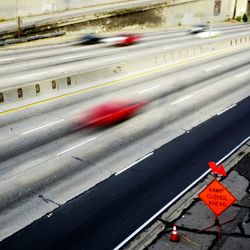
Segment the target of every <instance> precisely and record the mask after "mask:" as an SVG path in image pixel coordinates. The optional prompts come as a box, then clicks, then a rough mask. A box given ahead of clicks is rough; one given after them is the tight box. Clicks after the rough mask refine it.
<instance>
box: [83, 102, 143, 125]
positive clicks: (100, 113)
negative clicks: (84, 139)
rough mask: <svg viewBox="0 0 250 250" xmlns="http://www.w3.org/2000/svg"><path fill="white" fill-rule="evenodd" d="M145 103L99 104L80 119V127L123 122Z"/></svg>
mask: <svg viewBox="0 0 250 250" xmlns="http://www.w3.org/2000/svg"><path fill="white" fill-rule="evenodd" d="M146 104H147V102H146V101H138V102H135V101H131V100H126V101H116V102H109V103H104V104H101V105H99V106H97V107H95V108H93V109H91V110H90V112H89V114H88V115H87V116H86V117H83V118H81V119H80V125H81V127H107V126H112V125H114V124H117V123H118V122H121V121H124V120H126V119H128V118H130V117H131V116H133V115H135V114H136V113H137V112H138V111H140V110H141V109H142V108H143V107H144V106H145V105H146Z"/></svg>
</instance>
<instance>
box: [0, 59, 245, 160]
mask: <svg viewBox="0 0 250 250" xmlns="http://www.w3.org/2000/svg"><path fill="white" fill-rule="evenodd" d="M243 65H244V67H245V68H247V67H248V66H247V65H246V64H245V63H243ZM238 66H239V65H238ZM245 68H243V69H241V71H240V73H236V72H238V71H237V68H234V71H233V70H230V71H229V73H224V74H223V75H220V74H219V75H218V76H216V75H214V77H213V78H208V80H209V87H211V88H212V87H213V85H216V84H215V82H216V81H218V80H220V79H222V78H229V77H231V76H234V75H240V74H243V73H246V69H245ZM242 71H243V73H241V72H242ZM215 77H217V78H218V79H216V78H215ZM191 83H193V84H189V83H188V88H186V86H185V85H184V87H183V88H181V87H180V85H179V86H178V87H177V91H173V90H170V91H169V90H168V89H166V88H165V89H164V87H163V86H162V88H160V87H161V85H157V86H158V87H159V88H156V87H157V86H155V85H153V87H151V86H150V87H149V88H146V89H144V90H140V91H139V90H137V91H136V92H134V90H135V89H133V93H134V96H136V95H141V94H143V95H144V97H143V98H144V100H145V101H147V100H151V101H153V100H159V99H162V98H165V97H168V102H169V104H170V105H171V104H175V103H178V102H181V101H183V100H185V99H189V98H191V97H192V96H193V95H195V94H194V90H195V91H198V90H200V89H201V94H200V95H201V96H202V95H204V94H202V93H203V92H204V89H203V88H204V86H206V85H207V83H206V82H204V80H203V82H202V81H196V84H194V80H193V79H192V78H191ZM185 84H186V83H185ZM237 84H238V85H237V86H238V87H239V86H240V85H239V83H238V82H237ZM177 85H178V84H177ZM231 85H232V86H233V87H234V86H235V82H234V80H233V81H232V83H230V84H229V83H227V86H226V87H224V86H223V87H222V88H221V89H220V91H222V92H223V91H224V92H226V91H227V88H229V86H231ZM168 86H169V85H167V87H168ZM192 87H193V88H192ZM216 88H217V85H216ZM181 90H182V91H181ZM130 91H131V90H130ZM151 91H153V94H151V96H149V95H148V93H150V92H151ZM155 91H157V92H156V94H155ZM176 92H178V93H177V96H179V98H176V96H174V99H172V96H171V95H173V94H175V93H176ZM218 92H219V91H218ZM190 93H191V94H190ZM126 94H127V95H128V96H133V95H132V94H131V92H130V94H129V93H128V92H127V90H126V92H125V93H123V92H120V93H119V97H118V96H117V93H116V95H115V97H116V98H117V97H118V100H119V99H120V98H122V97H124V96H125V95H126ZM145 94H146V95H145ZM196 95H197V96H198V94H196ZM134 96H133V98H130V99H132V100H133V99H136V98H135V97H134ZM138 98H140V99H142V100H143V98H141V97H138ZM109 100H112V98H110V99H109ZM171 100H173V101H172V102H171ZM174 100H175V102H174ZM157 104H158V105H159V102H158V103H157ZM161 105H162V102H161ZM83 116H84V112H83ZM85 116H86V115H85ZM51 117H53V116H51ZM79 119H80V118H79ZM70 122H71V121H68V124H67V123H66V125H65V118H64V119H61V120H59V122H58V123H56V124H53V123H55V122H52V123H49V124H48V125H53V126H47V125H44V126H39V127H38V128H34V129H32V130H31V131H28V132H31V133H27V134H26V133H25V134H22V135H21V136H19V137H15V138H13V139H9V140H7V141H5V142H3V143H2V144H1V150H0V152H1V153H0V160H1V161H4V160H6V159H8V158H11V157H12V155H13V152H14V154H15V155H19V154H22V153H24V152H27V151H29V150H30V149H31V148H34V147H39V146H41V145H43V144H47V143H48V142H51V141H54V140H57V139H59V138H61V137H63V136H66V135H67V134H69V133H71V132H72V130H74V128H71V127H70ZM54 125H55V126H54ZM44 127H45V129H44ZM39 128H41V129H39ZM32 132H36V133H32Z"/></svg>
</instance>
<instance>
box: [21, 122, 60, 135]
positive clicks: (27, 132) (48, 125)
mask: <svg viewBox="0 0 250 250" xmlns="http://www.w3.org/2000/svg"><path fill="white" fill-rule="evenodd" d="M62 121H64V119H61V120H58V121H55V122H51V123H48V124H45V125H43V126H40V127H37V128H34V129H31V130H29V131H26V132H23V135H26V134H29V133H32V132H35V131H37V130H39V129H42V128H46V127H50V126H52V125H54V124H57V123H59V122H62Z"/></svg>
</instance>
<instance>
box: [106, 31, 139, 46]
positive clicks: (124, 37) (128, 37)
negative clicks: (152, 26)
mask: <svg viewBox="0 0 250 250" xmlns="http://www.w3.org/2000/svg"><path fill="white" fill-rule="evenodd" d="M140 39H141V35H138V34H131V33H127V34H120V35H116V36H114V37H109V38H104V39H102V42H104V43H110V44H113V45H118V46H123V45H124V46H126V45H132V44H134V43H137V42H139V41H140Z"/></svg>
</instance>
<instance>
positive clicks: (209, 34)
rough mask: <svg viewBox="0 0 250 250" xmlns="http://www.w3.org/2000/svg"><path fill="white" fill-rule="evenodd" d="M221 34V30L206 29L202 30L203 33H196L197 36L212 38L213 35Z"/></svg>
mask: <svg viewBox="0 0 250 250" xmlns="http://www.w3.org/2000/svg"><path fill="white" fill-rule="evenodd" d="M220 35H221V32H220V31H213V30H211V31H209V30H208V31H204V32H201V33H198V34H196V36H197V37H200V38H212V37H217V36H220Z"/></svg>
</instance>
